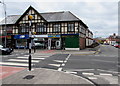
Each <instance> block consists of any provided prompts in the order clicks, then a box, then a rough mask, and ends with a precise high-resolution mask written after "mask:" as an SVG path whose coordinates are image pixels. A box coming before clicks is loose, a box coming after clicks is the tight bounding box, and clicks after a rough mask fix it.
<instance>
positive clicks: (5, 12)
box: [0, 1, 7, 47]
mask: <svg viewBox="0 0 120 86" xmlns="http://www.w3.org/2000/svg"><path fill="white" fill-rule="evenodd" d="M0 3H1V4H3V5H4V15H5V27H4V32H5V47H6V42H7V38H6V37H7V34H6V33H7V32H6V29H7V28H6V23H7V13H6V4H5V3H4V1H3V2H1V1H0Z"/></svg>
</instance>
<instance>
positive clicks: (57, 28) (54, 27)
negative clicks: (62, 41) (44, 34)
mask: <svg viewBox="0 0 120 86" xmlns="http://www.w3.org/2000/svg"><path fill="white" fill-rule="evenodd" d="M60 31H61V30H60V24H54V25H53V32H56V33H59V32H60Z"/></svg>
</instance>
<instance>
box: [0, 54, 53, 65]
mask: <svg viewBox="0 0 120 86" xmlns="http://www.w3.org/2000/svg"><path fill="white" fill-rule="evenodd" d="M50 56H51V55H43V54H42V55H39V54H36V55H32V64H31V65H32V66H33V65H35V64H36V63H39V62H40V61H42V60H45V59H46V58H48V57H50ZM28 58H29V55H22V56H17V57H15V58H9V59H7V60H5V61H2V62H0V65H2V66H15V67H28Z"/></svg>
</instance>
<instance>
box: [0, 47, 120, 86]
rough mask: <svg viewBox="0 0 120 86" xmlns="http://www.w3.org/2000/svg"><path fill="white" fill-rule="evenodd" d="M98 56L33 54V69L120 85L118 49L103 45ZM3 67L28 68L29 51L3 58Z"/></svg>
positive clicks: (50, 52)
mask: <svg viewBox="0 0 120 86" xmlns="http://www.w3.org/2000/svg"><path fill="white" fill-rule="evenodd" d="M100 50H101V53H99V54H96V55H78V54H58V53H57V54H55V53H54V50H46V51H44V52H42V51H40V53H35V54H32V68H48V69H54V70H58V71H64V72H66V73H71V74H75V75H77V76H82V77H84V78H86V79H88V80H90V81H91V82H93V83H95V84H118V67H120V66H119V65H118V49H117V48H114V47H113V46H110V45H101V47H100ZM0 64H2V65H3V66H10V67H11V66H12V67H24V68H26V67H28V51H26V50H25V51H24V52H23V51H22V50H21V51H18V52H14V53H13V54H12V55H5V56H3V59H2V62H0ZM109 86H110V85H109Z"/></svg>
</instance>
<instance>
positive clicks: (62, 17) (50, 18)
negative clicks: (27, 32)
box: [0, 11, 87, 27]
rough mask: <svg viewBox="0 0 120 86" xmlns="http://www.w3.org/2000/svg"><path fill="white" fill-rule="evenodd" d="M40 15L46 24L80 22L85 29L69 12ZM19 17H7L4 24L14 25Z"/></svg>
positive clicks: (1, 23)
mask: <svg viewBox="0 0 120 86" xmlns="http://www.w3.org/2000/svg"><path fill="white" fill-rule="evenodd" d="M40 15H41V16H42V17H43V18H44V19H45V20H46V21H47V22H58V21H80V22H81V23H82V24H83V25H84V26H85V27H87V25H86V24H84V23H83V22H82V21H81V20H80V19H79V18H77V17H76V16H75V15H74V14H72V13H71V12H70V11H62V12H48V13H40ZM20 17H21V15H10V16H7V23H6V24H15V23H16V21H17V20H18V19H19V18H20ZM3 24H5V19H3V20H2V21H1V22H0V25H3Z"/></svg>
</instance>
